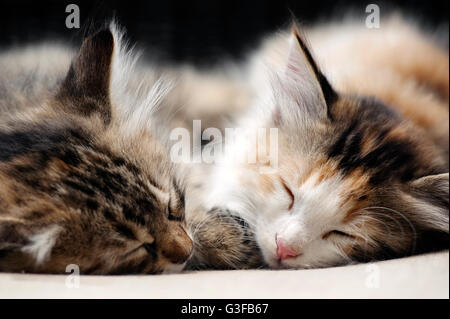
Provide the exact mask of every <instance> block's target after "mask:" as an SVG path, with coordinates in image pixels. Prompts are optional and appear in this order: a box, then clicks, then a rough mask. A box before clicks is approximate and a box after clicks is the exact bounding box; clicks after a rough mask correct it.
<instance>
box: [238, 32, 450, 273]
mask: <svg viewBox="0 0 450 319" xmlns="http://www.w3.org/2000/svg"><path fill="white" fill-rule="evenodd" d="M330 54H332V52H330ZM386 85H389V84H388V83H387V84H386ZM270 87H271V88H272V90H271V91H270V96H268V97H262V98H261V99H260V100H259V103H258V104H257V108H259V110H260V111H262V113H263V114H264V116H263V118H264V121H265V123H264V127H277V128H278V129H279V130H278V131H279V132H278V136H279V142H278V143H279V146H278V171H277V172H276V173H274V174H267V175H260V176H259V181H258V182H257V183H256V186H257V188H258V190H259V194H258V195H259V196H258V200H257V201H261V203H264V204H261V205H258V204H254V206H253V207H257V208H256V210H257V212H252V213H250V214H249V215H248V216H244V217H248V218H247V219H248V220H249V222H250V223H251V224H253V225H254V228H255V229H254V231H255V237H256V240H257V243H258V245H259V247H260V249H261V251H262V254H263V256H264V259H265V261H266V262H267V264H268V265H270V266H271V267H274V268H278V267H294V268H297V267H304V268H308V267H323V266H331V265H339V264H345V263H349V262H353V261H368V260H377V259H384V258H389V257H395V256H402V255H409V254H412V253H415V252H418V251H423V250H424V249H429V248H440V247H442V246H443V247H448V231H449V228H448V227H449V226H448V208H449V199H448V191H449V187H448V184H449V177H448V166H447V163H446V162H445V159H442V158H441V157H440V155H439V154H440V153H439V151H438V150H437V149H436V147H435V146H434V145H433V143H432V142H431V141H430V140H429V139H427V137H426V133H425V132H421V131H420V130H419V129H418V128H416V127H413V126H412V124H411V123H409V122H408V121H407V120H406V119H403V118H402V117H401V116H400V115H399V114H397V113H396V112H395V111H393V110H392V109H391V108H389V107H388V106H386V105H383V103H381V102H380V101H378V100H377V99H375V98H368V97H362V96H357V95H344V94H340V93H338V92H336V91H335V90H334V89H333V88H332V86H331V85H330V83H329V82H328V81H327V79H326V78H325V76H324V75H323V74H322V73H321V71H320V69H319V68H318V66H317V65H316V63H315V62H314V60H313V58H312V54H311V53H310V51H309V50H308V48H307V46H306V44H305V41H304V39H303V38H302V36H301V35H300V33H299V32H298V29H297V28H294V32H293V37H292V42H291V47H290V50H289V53H288V54H287V63H286V66H285V69H284V71H283V73H282V75H279V76H277V77H274V78H273V79H272V80H271V82H270ZM424 107H426V106H424ZM257 201H255V202H257ZM253 209H254V208H253ZM249 211H250V209H249ZM427 245H430V246H427Z"/></svg>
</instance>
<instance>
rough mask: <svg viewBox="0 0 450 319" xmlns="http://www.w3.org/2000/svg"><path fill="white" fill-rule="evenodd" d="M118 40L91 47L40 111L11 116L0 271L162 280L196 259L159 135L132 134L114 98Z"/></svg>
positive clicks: (91, 41)
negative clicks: (74, 270) (158, 276)
mask: <svg viewBox="0 0 450 319" xmlns="http://www.w3.org/2000/svg"><path fill="white" fill-rule="evenodd" d="M116 40H117V39H114V37H113V34H112V33H111V31H110V30H104V31H100V32H99V33H97V34H95V35H93V36H91V37H89V38H87V39H86V40H85V41H84V43H83V45H82V47H81V49H80V52H79V53H78V55H77V56H76V57H75V59H74V61H73V63H72V65H71V67H70V70H69V72H68V74H67V75H66V77H65V79H64V80H63V79H61V81H60V82H59V89H58V90H57V91H56V92H55V93H53V92H52V91H51V90H49V93H48V94H46V98H45V99H44V98H43V99H41V100H40V102H41V103H40V104H39V105H34V106H33V107H31V106H30V107H29V108H27V107H23V109H22V108H17V109H18V111H17V112H14V111H13V110H12V109H9V108H8V107H3V110H7V111H4V113H3V114H2V118H1V120H0V181H1V182H0V271H8V272H20V271H26V272H38V273H64V272H65V271H66V267H67V266H68V265H69V264H76V265H78V266H79V268H80V271H81V273H85V274H122V273H159V272H163V271H164V270H166V269H167V267H168V266H170V265H174V264H175V265H178V267H179V268H180V267H181V266H182V264H183V263H184V262H185V261H186V260H187V259H188V258H189V256H190V254H191V250H192V241H191V239H190V237H189V236H188V235H187V234H186V231H185V222H184V189H183V186H182V184H181V183H180V181H179V180H178V179H177V178H175V175H174V174H175V168H174V167H173V166H172V165H171V164H170V161H169V158H168V156H167V153H166V150H165V148H164V147H163V146H162V145H161V144H160V143H159V141H158V140H157V139H155V137H154V136H153V135H152V133H151V132H149V131H146V130H139V131H137V132H132V134H131V133H130V132H127V134H125V133H124V132H123V130H122V128H121V123H122V122H121V121H120V120H119V119H118V118H117V117H118V115H117V112H115V108H114V107H115V105H114V101H112V100H111V98H110V82H111V77H112V74H111V72H112V59H113V52H114V50H117V49H118V48H117V47H118V45H119V44H118V43H116V42H115V41H116ZM22 94H26V91H25V90H24V92H22ZM5 101H6V102H5ZM10 101H11V100H10V99H7V98H6V97H5V98H4V100H3V101H2V103H7V102H10ZM1 109H2V108H0V110H1Z"/></svg>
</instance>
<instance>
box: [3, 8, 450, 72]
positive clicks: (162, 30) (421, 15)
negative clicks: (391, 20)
mask: <svg viewBox="0 0 450 319" xmlns="http://www.w3.org/2000/svg"><path fill="white" fill-rule="evenodd" d="M71 3H73V4H77V5H78V6H79V8H80V18H81V28H80V29H68V28H66V26H65V20H66V17H67V16H68V15H69V13H66V12H65V9H66V6H67V5H69V4H71ZM370 3H376V4H378V5H379V7H380V11H381V16H383V15H384V14H389V13H391V12H394V11H395V10H401V11H402V12H404V13H406V14H407V15H408V16H412V17H414V18H415V19H417V20H419V21H420V23H421V25H424V26H427V27H431V28H441V29H444V30H445V29H446V30H447V34H448V15H449V13H448V11H449V10H448V9H449V2H448V1H447V0H445V1H431V0H421V1H419V0H412V1H411V0H408V1H401V0H396V1H394V0H393V1H367V2H364V1H360V0H358V1H356V0H355V1H351V0H349V1H343V0H313V1H305V0H290V1H288V0H223V1H218V0H193V1H189V0H185V1H176V0H161V1H152V0H150V1H149V0H147V1H132V0H127V1H118V0H113V1H85V0H79V1H56V0H52V1H49V0H40V1H31V0H2V1H1V2H0V48H1V49H4V48H7V47H11V46H17V45H21V44H24V43H32V42H37V41H41V40H63V41H68V42H70V43H72V44H73V45H78V44H79V42H80V41H81V39H82V38H83V36H84V35H85V34H86V33H89V32H91V31H92V30H93V29H95V28H98V27H99V26H101V24H102V23H103V22H104V21H105V19H109V18H111V17H116V18H117V19H118V21H120V23H121V24H122V25H123V26H125V27H126V29H127V33H128V37H129V38H130V40H131V41H133V42H137V44H138V46H141V47H142V46H145V47H147V48H148V49H150V50H151V52H152V53H153V55H156V56H157V57H159V58H161V59H163V60H165V61H167V62H190V63H194V64H196V65H198V66H205V65H210V64H214V63H215V62H217V61H220V60H221V59H223V58H231V59H238V58H239V57H241V56H242V55H243V54H244V53H245V52H246V51H247V50H249V49H250V48H253V47H255V45H257V44H258V42H259V40H260V39H261V38H262V37H263V36H264V35H265V34H266V33H268V32H271V31H274V30H277V29H280V28H282V27H284V26H286V25H287V22H288V21H289V19H290V17H291V16H292V15H295V16H296V17H297V18H298V19H299V20H300V21H301V22H302V23H305V24H309V23H315V22H320V21H328V20H329V19H330V18H334V19H339V18H342V17H343V16H345V15H346V14H347V13H348V12H352V13H353V14H354V15H356V16H358V17H361V21H362V22H363V21H364V19H365V16H366V15H367V14H366V13H365V8H366V6H367V5H368V4H370ZM447 36H448V35H447ZM447 44H448V39H447ZM148 49H147V51H148Z"/></svg>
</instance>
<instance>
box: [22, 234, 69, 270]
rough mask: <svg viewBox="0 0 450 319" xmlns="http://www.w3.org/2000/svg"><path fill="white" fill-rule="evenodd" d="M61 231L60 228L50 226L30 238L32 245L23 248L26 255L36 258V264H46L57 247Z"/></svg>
mask: <svg viewBox="0 0 450 319" xmlns="http://www.w3.org/2000/svg"><path fill="white" fill-rule="evenodd" d="M60 231H61V229H60V227H59V226H56V225H54V226H50V227H48V228H46V229H44V230H43V231H40V232H39V233H37V234H34V235H32V236H30V237H29V238H28V240H29V241H30V244H28V245H26V246H24V247H22V249H21V250H22V251H23V252H24V253H27V254H30V255H32V256H33V258H35V260H36V264H37V265H40V264H42V263H43V262H45V261H46V260H47V259H48V257H49V256H50V254H51V251H52V249H53V246H54V245H55V242H56V239H57V237H58V233H59V232H60Z"/></svg>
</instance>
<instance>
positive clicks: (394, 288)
mask: <svg viewBox="0 0 450 319" xmlns="http://www.w3.org/2000/svg"><path fill="white" fill-rule="evenodd" d="M67 278H68V276H64V275H62V276H61V275H60V276H56V275H29V274H6V273H4V274H0V298H194V299H195V298H449V254H448V251H447V252H442V253H438V254H430V255H422V256H415V257H409V258H403V259H397V260H390V261H383V262H378V263H374V264H361V265H353V266H346V267H337V268H328V269H314V270H282V271H280V270H239V271H199V272H190V273H182V274H173V275H148V276H81V277H80V284H79V288H68V287H67V286H66V280H67ZM69 282H72V283H73V281H70V279H69Z"/></svg>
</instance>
